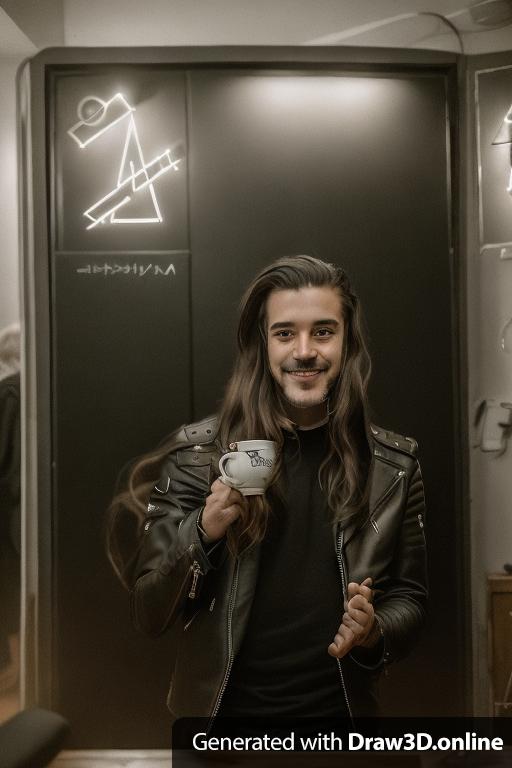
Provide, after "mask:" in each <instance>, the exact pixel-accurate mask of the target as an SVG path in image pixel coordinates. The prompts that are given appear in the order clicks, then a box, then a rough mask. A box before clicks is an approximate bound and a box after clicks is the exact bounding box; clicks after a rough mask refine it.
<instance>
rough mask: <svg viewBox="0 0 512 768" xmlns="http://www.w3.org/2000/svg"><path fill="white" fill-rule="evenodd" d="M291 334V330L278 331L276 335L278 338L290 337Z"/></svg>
mask: <svg viewBox="0 0 512 768" xmlns="http://www.w3.org/2000/svg"><path fill="white" fill-rule="evenodd" d="M291 335H292V332H291V331H277V333H276V334H275V336H276V337H277V338H278V339H289V338H290V336H291Z"/></svg>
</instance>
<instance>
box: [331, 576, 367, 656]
mask: <svg viewBox="0 0 512 768" xmlns="http://www.w3.org/2000/svg"><path fill="white" fill-rule="evenodd" d="M371 585H372V580H371V578H368V579H365V580H364V581H363V582H361V584H357V582H354V581H353V582H350V584H349V585H348V587H347V602H346V604H345V613H344V614H343V618H342V620H341V624H340V626H339V629H338V631H337V633H336V636H335V638H334V641H333V642H332V643H331V644H330V646H329V648H328V649H327V650H328V653H329V654H330V655H331V656H336V658H338V659H341V658H342V657H343V656H345V655H346V654H347V653H348V652H349V651H351V650H352V648H354V646H356V645H364V644H365V640H366V639H367V638H368V636H369V635H370V633H371V631H372V628H373V625H374V622H375V613H374V610H373V605H372V597H373V593H372V590H371Z"/></svg>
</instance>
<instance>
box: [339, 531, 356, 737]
mask: <svg viewBox="0 0 512 768" xmlns="http://www.w3.org/2000/svg"><path fill="white" fill-rule="evenodd" d="M337 543H338V546H337V548H336V555H337V558H338V565H339V568H340V574H341V589H342V592H343V605H345V600H346V599H347V584H346V578H345V565H344V563H343V531H340V533H339V536H338V542H337ZM336 661H337V663H338V670H339V673H340V679H341V687H342V689H343V695H344V697H345V704H346V705H347V711H348V714H349V717H350V720H351V722H352V725H354V718H353V716H352V709H351V707H350V702H349V700H348V693H347V687H346V685H345V678H344V677H343V670H342V669H341V660H340V659H336Z"/></svg>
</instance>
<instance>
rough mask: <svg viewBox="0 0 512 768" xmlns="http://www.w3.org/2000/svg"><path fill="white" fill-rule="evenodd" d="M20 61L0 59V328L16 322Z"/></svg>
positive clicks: (17, 301)
mask: <svg viewBox="0 0 512 768" xmlns="http://www.w3.org/2000/svg"><path fill="white" fill-rule="evenodd" d="M19 61H20V59H19V58H18V57H16V58H0V104H1V109H0V168H1V173H0V200H1V201H2V204H1V205H0V329H1V328H3V327H4V326H6V325H8V324H9V323H13V322H14V321H16V320H18V319H19V311H20V309H19V306H20V304H19V281H18V201H17V194H18V193H17V167H16V93H15V85H14V78H15V74H16V68H17V66H18V64H19Z"/></svg>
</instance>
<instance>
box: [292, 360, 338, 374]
mask: <svg viewBox="0 0 512 768" xmlns="http://www.w3.org/2000/svg"><path fill="white" fill-rule="evenodd" d="M328 368H329V366H328V365H317V364H316V363H308V362H304V363H303V362H301V361H300V360H297V362H296V364H295V365H294V366H293V367H290V366H282V370H283V371H284V372H285V373H298V372H303V371H327V369H328Z"/></svg>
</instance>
